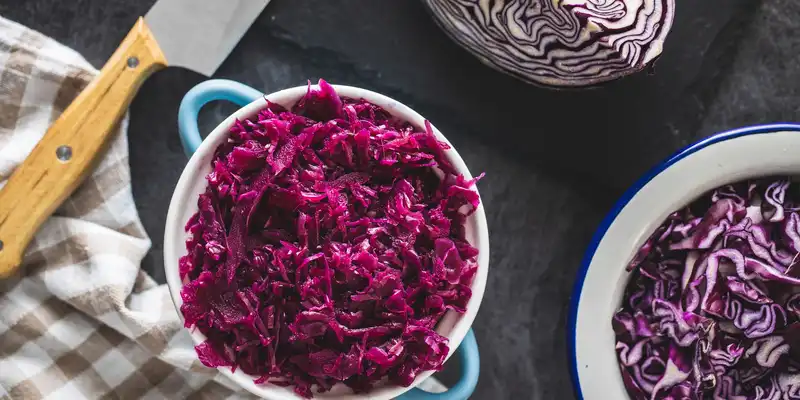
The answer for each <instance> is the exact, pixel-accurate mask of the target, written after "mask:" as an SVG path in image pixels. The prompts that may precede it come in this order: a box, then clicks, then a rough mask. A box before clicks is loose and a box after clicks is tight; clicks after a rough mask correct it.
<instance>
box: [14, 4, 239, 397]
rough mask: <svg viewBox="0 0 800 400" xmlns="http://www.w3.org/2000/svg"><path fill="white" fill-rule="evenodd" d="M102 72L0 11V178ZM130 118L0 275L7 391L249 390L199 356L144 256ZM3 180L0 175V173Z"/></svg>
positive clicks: (213, 393) (155, 393)
mask: <svg viewBox="0 0 800 400" xmlns="http://www.w3.org/2000/svg"><path fill="white" fill-rule="evenodd" d="M96 73H97V71H96V70H95V69H94V68H93V67H92V66H91V65H90V64H89V63H87V62H86V61H85V60H84V59H83V58H82V57H81V56H80V55H78V54H77V53H75V52H73V51H72V50H70V49H68V48H66V47H64V46H62V45H60V44H58V43H56V42H55V41H53V40H51V39H49V38H47V37H45V36H43V35H41V34H39V33H37V32H33V31H31V30H29V29H27V28H25V27H23V26H20V25H18V24H16V23H14V22H11V21H8V20H4V19H2V18H0V182H3V183H4V182H5V180H6V179H7V178H8V177H9V175H10V174H11V173H12V172H13V171H14V168H15V167H16V166H17V165H19V164H20V162H21V161H22V160H23V159H24V158H25V156H26V155H27V154H28V153H29V152H30V151H31V149H33V146H34V145H35V144H36V142H37V141H38V140H39V139H41V137H42V136H43V135H44V133H45V131H46V129H47V127H48V125H49V124H50V123H52V122H53V121H54V120H55V118H56V117H58V115H59V114H60V113H61V112H62V111H63V110H64V109H65V108H66V107H67V106H68V105H69V103H70V101H71V100H72V99H73V98H74V97H75V96H76V95H77V94H78V93H79V92H80V90H81V89H82V88H83V87H84V86H85V85H86V84H87V83H88V82H89V80H91V79H92V77H93V76H94V75H95V74H96ZM126 130H127V118H126V120H125V121H123V122H122V123H121V124H120V127H119V132H118V134H117V135H116V137H115V139H114V140H113V143H112V145H111V146H110V150H109V151H108V153H107V154H106V155H105V157H104V158H103V160H102V162H101V163H100V165H99V166H98V167H97V170H96V171H94V173H93V174H92V176H91V177H90V178H89V179H88V180H87V181H86V182H85V183H84V184H83V185H82V186H81V187H80V188H79V189H78V190H77V191H76V192H75V193H74V194H73V195H72V197H71V198H70V199H69V200H68V201H67V202H66V203H65V204H64V205H63V206H62V207H61V208H60V209H59V210H58V211H57V212H56V215H55V216H53V217H51V218H50V219H49V220H48V221H47V222H46V223H45V224H44V226H43V227H42V229H41V231H40V232H39V233H38V234H37V235H36V237H35V240H34V242H33V243H32V245H31V246H30V247H29V248H28V250H27V252H26V255H25V258H24V263H23V266H22V268H21V272H20V274H19V275H18V276H16V277H13V278H11V279H8V280H5V281H0V398H2V399H8V398H11V399H39V398H47V399H70V400H72V399H83V398H86V399H97V398H120V399H138V398H149V399H164V398H170V399H178V398H213V399H219V398H226V397H244V396H245V395H244V394H243V393H241V392H240V393H238V394H237V393H235V392H233V391H232V390H230V389H228V388H227V387H226V386H229V387H233V386H232V384H231V383H230V382H229V381H227V380H226V379H224V378H223V377H222V376H218V374H217V372H216V370H212V369H208V368H205V367H203V366H202V365H200V364H199V362H197V361H196V357H195V353H194V349H193V347H192V342H191V338H190V337H189V335H188V333H187V332H186V331H185V330H183V329H182V326H181V323H180V321H179V319H178V316H177V313H176V312H175V310H174V308H173V306H172V301H171V300H170V297H169V293H168V290H167V287H166V286H165V285H156V283H155V282H154V281H153V280H152V279H151V278H150V277H149V276H147V274H145V273H144V272H142V270H141V269H139V264H140V262H141V260H142V257H144V255H145V253H147V251H148V249H149V248H150V240H149V239H148V237H147V234H146V233H145V231H144V229H143V228H142V225H141V223H140V221H139V217H138V215H137V213H136V207H135V206H134V203H133V197H132V195H131V182H130V171H129V168H128V144H127V138H126ZM0 184H2V183H0Z"/></svg>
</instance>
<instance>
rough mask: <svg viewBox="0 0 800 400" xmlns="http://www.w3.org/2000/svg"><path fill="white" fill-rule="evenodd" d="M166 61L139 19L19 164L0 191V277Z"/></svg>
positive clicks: (90, 164)
mask: <svg viewBox="0 0 800 400" xmlns="http://www.w3.org/2000/svg"><path fill="white" fill-rule="evenodd" d="M166 65H167V62H166V59H165V58H164V54H163V53H162V52H161V49H160V48H159V46H158V43H156V40H155V38H154V37H153V35H152V33H151V32H150V29H149V28H148V27H147V25H146V24H145V22H144V19H143V18H139V20H138V21H137V23H136V25H135V26H134V27H133V29H132V30H131V31H130V32H129V33H128V35H127V36H126V37H125V40H124V41H123V42H122V44H121V45H120V46H119V48H118V49H117V50H116V51H115V52H114V54H113V55H112V56H111V59H109V60H108V62H107V63H106V65H105V66H103V69H102V70H100V74H99V75H98V76H97V77H96V78H95V79H94V80H93V81H92V82H91V83H90V84H89V85H88V86H87V87H86V89H84V90H83V92H81V94H80V95H78V97H76V98H75V100H74V101H73V102H72V104H71V105H70V106H69V107H68V108H67V109H66V110H65V111H64V113H63V114H61V116H60V117H59V118H58V119H57V120H56V121H55V123H53V125H52V126H50V128H49V129H48V130H47V133H45V135H44V137H43V138H42V140H41V141H39V143H38V144H37V145H36V147H34V149H33V151H32V152H31V154H30V155H29V156H28V158H26V159H25V161H23V163H22V164H21V165H20V166H19V167H17V169H16V170H15V171H14V173H13V174H12V175H11V177H10V178H9V180H8V182H7V183H6V185H5V187H3V188H2V189H0V242H2V248H1V249H0V278H2V277H6V276H9V275H10V274H12V273H13V272H14V271H15V270H16V268H17V267H18V266H19V265H20V263H21V262H22V256H23V254H24V252H25V248H26V247H27V246H28V243H29V242H30V240H31V238H33V235H34V234H35V233H36V231H37V230H38V229H39V227H40V226H41V225H42V223H44V221H45V220H46V219H47V218H48V217H49V216H50V215H51V214H52V213H53V212H54V211H55V210H56V208H58V206H59V205H61V203H62V202H63V201H64V200H65V199H66V198H67V197H69V196H70V195H71V194H72V192H73V191H74V190H75V189H76V188H77V187H78V185H80V184H81V182H82V181H83V179H84V178H86V176H88V175H89V173H90V172H91V171H92V169H93V167H94V166H95V164H96V162H97V161H98V160H99V159H100V158H101V156H102V155H103V154H104V151H105V149H106V145H107V144H108V143H109V141H110V139H111V135H112V133H113V132H114V131H115V128H116V126H117V123H118V122H119V120H120V118H121V117H122V116H123V115H124V113H125V110H126V109H127V108H128V105H130V103H131V100H132V99H133V96H134V95H135V94H136V91H137V90H138V89H139V87H140V86H141V84H142V83H143V82H144V80H145V79H147V77H148V76H150V75H151V74H152V73H153V72H155V71H156V70H158V69H160V68H163V67H165V66H166Z"/></svg>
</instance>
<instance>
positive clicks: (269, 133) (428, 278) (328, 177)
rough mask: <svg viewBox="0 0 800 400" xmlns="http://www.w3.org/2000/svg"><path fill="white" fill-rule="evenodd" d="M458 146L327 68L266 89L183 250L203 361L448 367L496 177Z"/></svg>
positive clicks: (289, 381)
mask: <svg viewBox="0 0 800 400" xmlns="http://www.w3.org/2000/svg"><path fill="white" fill-rule="evenodd" d="M447 148H448V147H447V145H446V144H445V143H442V142H440V141H438V140H437V139H436V137H435V136H434V134H433V132H432V128H431V127H430V125H429V124H427V123H426V124H425V127H424V129H423V130H420V129H415V128H414V127H413V126H411V124H409V123H408V122H405V121H401V120H398V119H396V118H394V117H392V116H391V115H390V114H389V113H388V112H386V111H385V110H383V109H382V108H380V107H378V106H376V105H374V104H371V103H368V102H366V101H364V100H361V99H349V98H341V97H340V96H339V95H338V94H337V93H336V91H335V90H334V89H333V87H331V86H330V85H329V84H327V83H326V82H325V81H322V80H320V82H319V87H318V89H317V88H312V87H311V86H310V85H309V90H308V92H307V94H306V95H305V97H303V98H302V99H301V100H300V101H299V102H298V103H297V104H296V105H295V106H294V107H293V108H292V109H291V110H287V109H285V108H283V107H281V106H279V105H277V104H274V103H270V102H269V101H265V104H264V109H263V110H261V111H260V112H259V113H258V115H257V117H255V118H253V119H251V120H244V121H237V122H236V123H235V124H234V126H233V127H232V128H231V129H230V137H229V139H228V140H227V141H226V142H224V143H223V144H221V145H220V146H219V147H218V148H217V150H216V152H215V153H214V157H213V160H212V161H211V164H212V170H211V172H210V173H209V174H208V175H207V177H206V179H207V181H208V186H207V188H206V191H205V193H203V194H201V195H200V197H199V199H198V202H197V205H198V212H197V214H195V215H194V216H193V217H192V218H191V219H190V220H189V221H188V223H187V224H186V231H187V232H188V233H189V239H188V240H187V241H186V249H187V254H186V255H185V256H183V257H182V258H181V259H180V275H181V279H183V282H184V286H183V289H182V291H181V298H182V300H183V305H182V306H181V312H182V313H183V316H184V318H185V324H186V327H188V328H190V327H195V328H196V329H198V330H199V331H200V332H202V333H203V334H204V335H205V336H206V337H207V340H206V341H205V342H203V343H202V344H200V345H198V346H197V347H196V351H197V355H198V357H199V359H200V361H201V362H202V363H203V364H204V365H206V366H208V367H230V368H232V369H233V370H236V369H237V368H238V369H240V370H241V371H244V372H245V373H247V374H250V375H253V376H256V377H258V379H257V380H256V383H258V384H261V383H265V382H271V383H273V384H278V385H282V386H293V388H294V391H295V393H297V394H298V395H300V396H303V397H312V391H313V390H314V389H315V390H316V391H318V392H324V391H327V390H329V389H330V388H331V387H332V386H333V385H335V384H337V383H343V384H345V385H347V386H349V387H350V388H352V389H353V390H354V391H355V392H365V391H368V390H369V389H370V388H371V387H372V386H373V385H375V384H377V383H378V382H379V381H381V380H383V379H384V378H386V379H388V381H389V382H390V383H392V384H396V385H403V386H409V385H411V383H412V382H413V380H414V379H415V377H416V376H417V375H418V374H419V373H421V372H423V371H428V370H439V369H441V367H442V363H443V362H444V359H445V357H446V356H447V354H448V352H449V347H448V341H447V338H445V337H443V336H441V335H439V334H438V333H437V332H436V331H435V330H434V329H435V327H436V324H437V322H438V321H439V319H440V318H441V317H442V316H443V315H444V314H445V313H446V312H447V311H448V310H454V311H455V312H459V313H463V312H464V311H465V309H466V306H467V302H468V301H469V299H470V296H471V293H472V292H471V290H470V285H471V283H472V279H473V277H474V275H475V273H476V271H477V264H476V256H477V254H478V250H477V249H476V248H474V247H473V246H471V245H470V244H469V243H468V241H467V239H466V238H465V228H464V224H465V222H466V219H467V218H468V216H469V215H470V214H471V213H472V212H474V211H475V208H476V207H478V204H479V198H478V194H477V192H476V191H475V190H474V185H475V182H476V181H477V180H478V179H479V178H480V177H478V178H476V179H469V180H467V179H465V178H464V177H463V176H461V175H458V174H457V173H456V171H455V170H454V169H453V167H452V165H451V164H450V163H449V162H448V160H447V159H446V158H445V150H447ZM798 305H800V303H798ZM754 329H757V328H754Z"/></svg>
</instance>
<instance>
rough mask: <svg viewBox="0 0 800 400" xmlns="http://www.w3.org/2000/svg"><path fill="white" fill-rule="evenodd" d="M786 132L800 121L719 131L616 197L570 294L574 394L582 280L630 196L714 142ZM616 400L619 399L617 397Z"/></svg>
mask: <svg viewBox="0 0 800 400" xmlns="http://www.w3.org/2000/svg"><path fill="white" fill-rule="evenodd" d="M785 131H794V132H800V124H790V123H779V124H768V125H754V126H748V127H744V128H739V129H734V130H730V131H726V132H722V133H718V134H716V135H714V136H711V137H709V138H706V139H703V140H701V141H699V142H697V143H695V144H692V145H690V146H687V147H685V148H684V149H682V150H679V151H678V152H677V153H675V154H674V155H672V156H671V157H669V158H667V159H666V160H665V161H663V162H661V163H660V164H658V165H656V166H655V168H653V169H651V170H650V171H648V172H647V173H646V174H645V175H644V176H642V177H641V178H639V180H637V181H636V183H634V184H633V186H631V187H630V188H628V190H626V191H625V193H624V194H623V195H622V197H621V198H620V199H619V200H617V203H616V204H615V205H614V207H613V208H612V209H611V211H610V212H609V213H608V214H606V217H605V218H604V219H603V221H602V222H601V223H600V226H599V227H598V228H597V230H596V231H595V233H594V236H592V240H591V242H590V244H589V247H588V249H587V250H586V254H585V255H584V257H583V262H582V263H581V268H580V269H579V270H578V273H577V275H576V277H575V284H574V286H573V289H572V295H571V296H570V310H569V320H568V325H567V335H568V337H567V343H568V346H569V350H568V351H569V357H570V372H571V374H572V386H573V389H574V392H575V397H577V398H578V399H579V400H583V392H582V391H581V384H580V378H578V359H577V354H576V353H575V348H576V343H575V341H576V339H577V331H576V329H577V322H578V306H579V305H580V298H581V291H582V290H583V283H584V280H585V279H586V273H587V272H588V271H589V265H590V264H591V262H592V258H594V254H595V252H596V251H597V247H598V245H599V244H600V241H601V240H602V239H603V236H605V234H606V231H608V228H609V227H610V226H611V224H612V223H613V222H614V220H615V219H616V218H617V216H618V215H619V213H620V212H621V211H622V209H623V208H625V206H626V205H627V204H628V202H630V201H631V199H632V198H633V197H634V196H636V194H637V193H638V192H639V190H641V189H642V188H643V187H644V186H645V185H646V184H647V183H648V182H650V181H651V180H652V179H653V178H655V177H656V176H657V175H658V174H660V173H661V172H663V171H664V170H666V169H667V168H669V167H670V166H672V165H673V164H675V163H676V162H678V161H680V160H682V159H684V158H686V157H687V156H689V155H691V154H693V153H695V152H697V151H699V150H702V149H704V148H706V147H708V146H710V145H712V144H714V143H719V142H723V141H725V140H729V139H735V138H738V137H741V136H747V135H756V134H762V133H773V132H785ZM614 400H616V399H614Z"/></svg>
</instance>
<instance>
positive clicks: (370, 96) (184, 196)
mask: <svg viewBox="0 0 800 400" xmlns="http://www.w3.org/2000/svg"><path fill="white" fill-rule="evenodd" d="M217 82H222V83H224V84H227V85H233V84H235V83H234V82H230V81H217ZM237 85H239V86H241V84H237ZM333 87H334V88H335V89H336V91H337V92H338V93H339V95H341V96H343V97H350V98H363V99H365V100H367V101H369V102H372V103H374V104H377V105H379V106H381V107H383V108H384V109H386V110H387V111H388V112H390V113H391V114H392V115H394V116H396V117H399V118H401V119H404V120H407V121H409V122H411V123H412V124H413V125H415V126H416V127H417V128H419V129H424V121H425V120H424V118H423V117H422V116H421V115H419V114H417V113H416V112H415V111H414V110H412V109H410V108H408V107H407V106H405V105H403V104H402V103H400V102H398V101H396V100H393V99H391V98H389V97H386V96H384V95H381V94H378V93H375V92H371V91H369V90H365V89H359V88H355V87H350V86H339V85H333ZM306 90H307V87H306V86H300V87H294V88H291V89H286V90H281V91H279V92H275V93H272V94H269V95H266V96H265V97H266V98H267V99H268V100H269V101H271V102H274V103H277V104H280V105H283V106H284V107H290V106H292V105H293V104H295V103H296V102H297V100H299V99H300V98H301V97H302V96H303V95H304V94H305V93H306ZM187 97H188V94H187ZM201 97H202V95H201ZM212 97H213V96H212ZM234 97H235V96H234ZM241 97H242V96H240V97H239V98H241ZM250 97H251V98H256V97H260V96H250ZM222 98H226V99H229V100H232V98H231V97H230V96H225V95H222V96H218V97H215V98H214V99H222ZM209 100H212V99H210V98H206V99H202V100H199V101H200V102H201V105H202V103H205V102H207V101H209ZM239 102H240V103H241V100H239ZM264 106H265V102H264V100H263V98H258V99H257V100H255V101H253V102H251V103H250V104H248V105H246V106H244V107H242V108H241V109H239V110H238V111H236V112H235V113H233V114H232V115H231V116H229V117H228V118H227V119H225V120H224V121H222V122H221V123H220V124H219V125H218V126H217V127H216V128H215V129H214V130H213V131H212V132H211V133H210V134H209V135H208V136H207V137H206V139H205V140H203V142H202V144H200V145H199V147H198V148H197V150H196V152H194V154H193V155H192V157H191V159H190V160H189V163H188V164H187V165H186V168H185V169H184V170H183V173H182V174H181V177H180V179H179V180H178V184H177V186H176V187H175V192H174V193H173V195H172V200H171V202H170V206H169V211H168V213H167V220H166V229H165V235H164V267H165V270H166V277H167V283H168V285H169V290H170V293H171V295H172V300H173V302H174V303H175V308H176V310H178V314H180V306H181V304H182V301H181V297H180V291H181V287H182V284H183V282H181V279H180V277H179V274H178V259H179V258H180V257H181V256H183V255H184V254H186V249H185V245H184V242H185V240H186V238H187V234H186V233H185V232H184V225H185V224H186V221H188V220H189V218H190V217H191V216H192V215H193V214H194V213H195V212H197V198H198V196H199V195H200V194H201V193H203V192H204V191H205V188H206V180H205V176H206V175H207V174H208V173H209V172H210V171H211V165H210V162H211V159H212V156H213V153H214V150H215V149H216V148H217V146H219V144H220V143H222V142H223V141H224V140H226V139H227V137H228V131H229V128H230V127H231V125H232V124H233V122H234V121H235V120H236V119H240V120H241V119H247V118H251V117H254V116H255V115H256V114H257V113H258V111H259V110H261V109H263V108H264ZM182 107H183V105H182ZM197 108H199V107H197ZM194 124H195V125H196V122H194ZM433 131H434V133H435V134H436V136H437V137H438V139H439V140H441V141H444V142H446V143H448V144H449V142H448V141H447V139H446V138H445V137H444V135H442V134H441V132H439V131H438V130H437V129H436V128H435V127H434V128H433ZM183 139H184V145H185V146H188V147H190V148H191V147H193V146H192V145H191V144H189V145H187V139H186V138H183ZM197 140H199V138H198V139H197ZM188 141H191V139H188ZM450 147H451V149H450V150H448V151H447V152H446V155H447V157H448V159H449V160H450V162H451V163H452V164H453V166H454V167H455V168H456V170H457V171H459V172H460V173H461V174H463V175H464V176H465V177H466V178H467V179H471V178H472V175H471V174H470V172H469V170H468V169H467V166H466V164H464V160H462V159H461V156H459V155H458V152H457V151H456V150H455V148H453V147H452V145H450ZM189 152H191V149H190V150H189ZM466 233H467V239H468V240H469V242H470V243H471V244H472V245H473V246H475V247H476V248H478V249H479V251H480V254H479V255H478V272H477V274H476V276H475V280H474V282H473V283H472V298H471V299H470V301H469V303H468V305H467V312H466V313H465V314H463V315H462V314H458V313H456V312H454V311H449V312H448V313H447V314H445V316H444V317H443V318H442V320H441V321H440V322H439V324H438V326H437V328H436V331H437V332H438V333H439V334H441V335H443V336H446V337H447V338H448V339H449V346H450V349H451V351H450V354H448V358H449V356H450V355H452V354H453V353H454V351H455V349H456V348H457V347H458V346H459V344H460V343H461V341H462V340H463V339H464V337H465V335H466V334H467V332H468V330H469V328H470V326H471V325H472V322H473V321H474V320H475V315H476V314H477V313H478V308H479V307H480V304H481V300H482V299H483V293H484V289H485V287H486V278H487V274H488V272H489V232H488V229H487V224H486V215H485V214H484V209H483V205H481V206H480V207H478V209H477V210H476V212H475V213H474V214H473V215H472V216H471V217H470V218H469V219H468V221H467V224H466ZM181 318H183V316H182V315H181ZM191 335H192V339H194V342H195V343H197V344H199V343H201V342H203V341H204V340H205V337H204V336H203V335H202V334H201V333H200V332H199V331H197V330H193V331H191ZM219 370H220V372H222V373H223V374H224V375H226V376H228V377H229V378H231V379H232V380H233V381H234V382H236V383H237V384H239V385H241V386H242V387H244V388H245V389H247V390H249V391H250V392H252V393H254V394H256V395H258V396H261V397H264V398H267V399H297V398H298V396H296V395H295V394H294V392H293V391H292V388H291V387H288V388H285V387H279V386H276V385H271V384H264V385H256V384H254V383H253V379H255V378H256V377H253V376H249V375H246V374H245V373H243V372H241V370H237V371H236V372H235V373H231V371H230V369H229V368H219ZM432 373H433V371H427V372H424V373H421V374H419V375H418V376H417V378H416V380H415V381H414V383H413V384H412V385H411V387H414V386H417V385H418V384H419V383H420V382H422V381H423V380H425V379H426V378H428V377H429V376H430V375H431V374H432ZM411 387H400V386H395V385H388V384H387V385H384V386H378V387H376V388H375V389H373V390H372V391H370V392H369V393H367V394H361V395H354V394H353V393H352V391H350V390H349V389H348V388H346V387H345V386H344V385H337V386H335V387H334V388H333V390H331V391H330V392H327V393H321V394H317V393H315V394H314V397H315V398H316V399H337V400H338V399H375V400H377V399H390V398H394V397H397V396H399V395H401V394H402V393H404V392H406V391H407V390H409V389H410V388H411Z"/></svg>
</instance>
